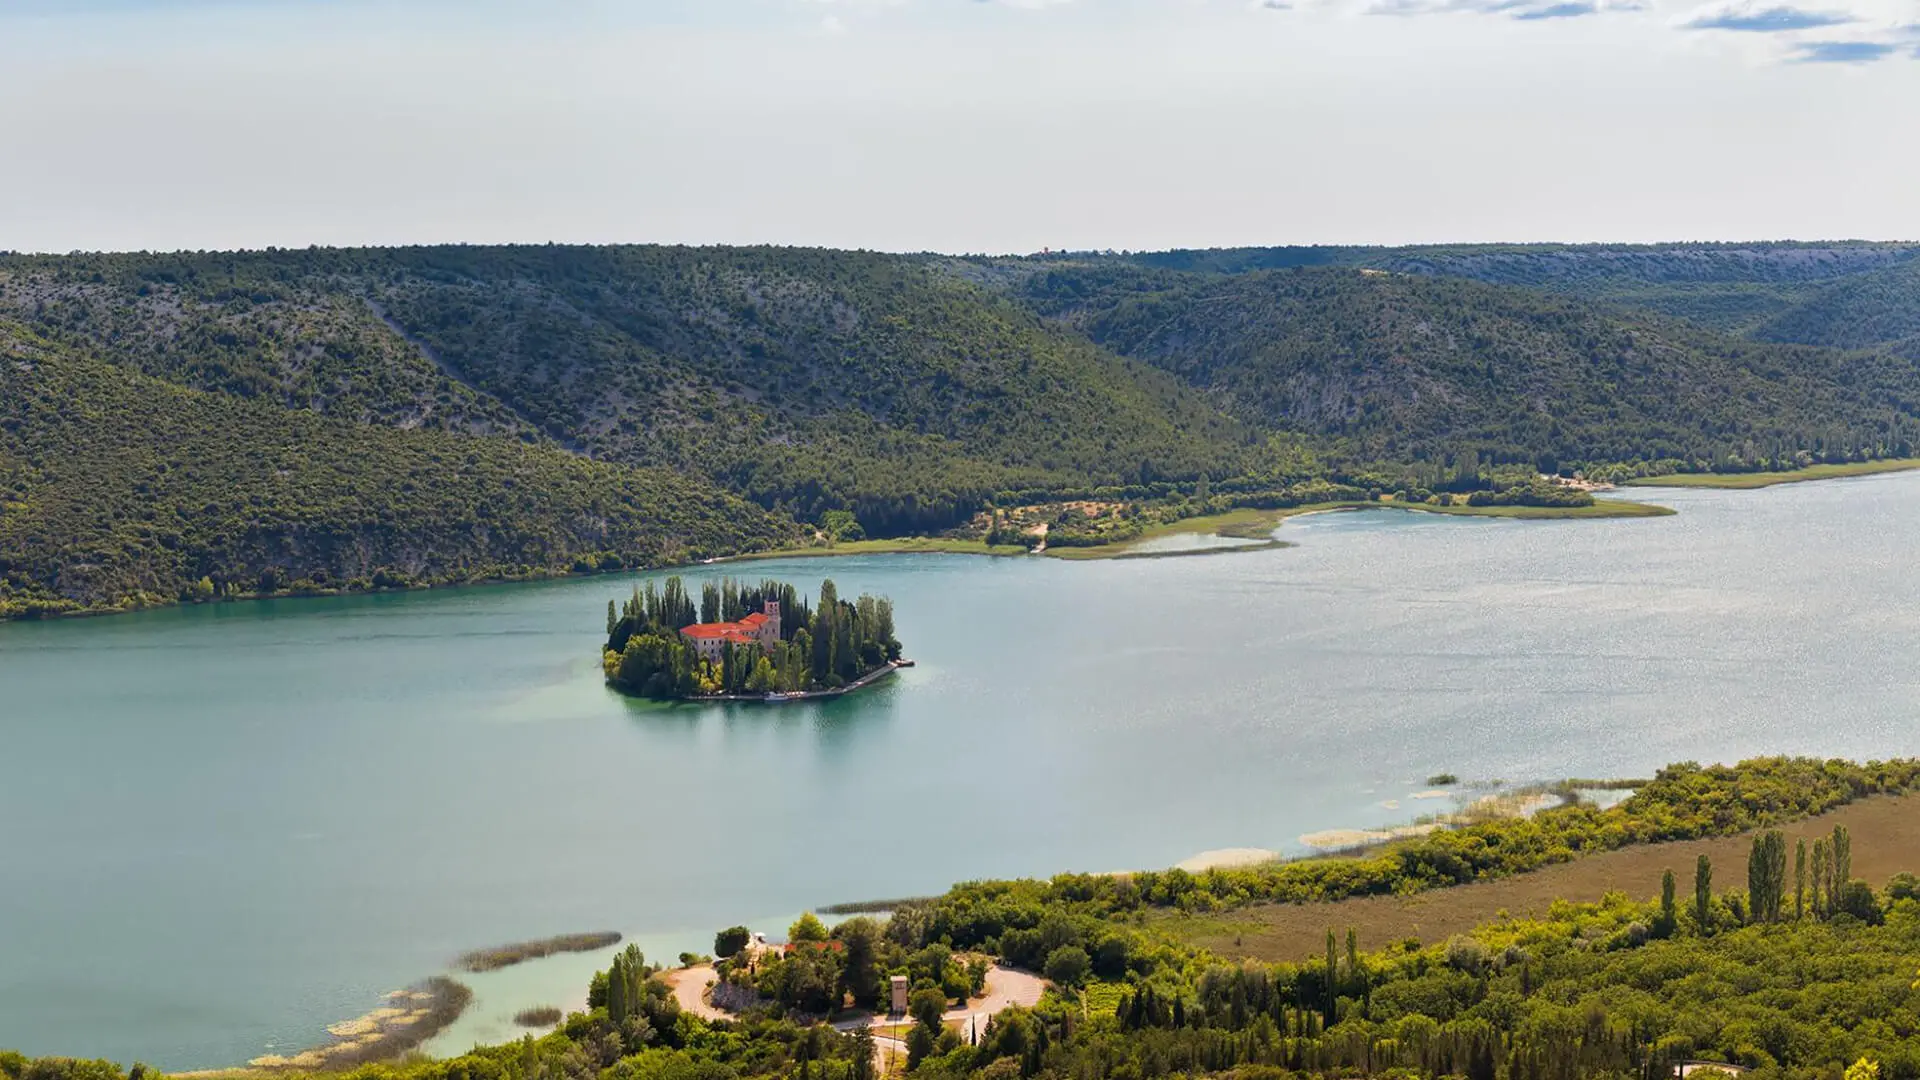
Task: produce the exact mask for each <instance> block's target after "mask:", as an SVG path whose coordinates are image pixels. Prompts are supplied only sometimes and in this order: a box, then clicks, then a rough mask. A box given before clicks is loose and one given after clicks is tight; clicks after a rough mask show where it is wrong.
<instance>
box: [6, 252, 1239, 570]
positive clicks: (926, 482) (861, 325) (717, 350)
mask: <svg viewBox="0 0 1920 1080" xmlns="http://www.w3.org/2000/svg"><path fill="white" fill-rule="evenodd" d="M0 288H3V289H4V291H0V310H8V309H10V310H11V311H12V312H13V314H14V315H15V316H16V317H19V318H22V319H26V320H30V321H32V322H33V324H34V325H35V326H36V327H38V328H40V329H41V330H42V331H43V332H46V333H49V334H52V335H55V336H57V337H59V338H60V339H61V340H67V341H74V342H84V343H85V344H87V345H89V346H90V347H92V348H94V349H97V350H99V351H101V352H102V354H103V355H105V356H107V357H108V358H110V359H112V360H114V361H115V362H118V363H124V364H128V365H130V366H135V367H138V368H140V369H141V370H144V371H147V372H148V373H150V374H154V375H157V376H160V377H163V378H167V379H170V380H173V381H176V382H179V383H181V384H183V385H189V386H195V387H199V388H203V389H210V390H219V391H222V392H228V393H239V394H244V395H247V396H255V397H267V398H272V399H275V400H278V401H279V402H281V403H282V404H285V405H288V406H291V407H295V408H303V409H313V410H317V411H321V412H325V413H328V414H332V415H344V416H347V417H350V418H353V419H361V420H370V421H374V422H382V423H393V424H400V425H402V426H410V425H414V424H427V425H432V426H442V427H447V428H450V429H455V430H467V431H483V432H484V431H498V432H508V433H513V434H518V435H521V436H523V437H536V436H537V437H543V438H545V439H547V440H551V441H552V442H554V443H555V444H557V445H560V446H563V447H566V448H569V449H572V450H576V451H578V452H581V453H584V454H587V455H590V456H592V457H595V458H598V459H603V460H609V461H619V462H625V463H629V464H642V465H661V466H668V467H672V468H677V469H681V470H685V471H690V472H698V473H700V474H703V475H705V476H707V477H709V478H711V479H714V480H716V481H718V482H721V483H723V484H725V485H727V486H729V487H731V488H733V489H734V490H736V491H740V492H742V493H744V494H747V495H748V496H749V497H751V498H753V499H755V500H757V501H759V502H761V503H762V504H763V505H766V506H769V507H780V508H783V509H787V510H791V511H792V512H793V513H795V514H796V515H798V516H800V517H802V518H806V519H810V520H817V519H818V517H819V516H820V515H821V514H822V513H823V512H824V511H826V510H829V509H840V508H851V509H854V510H855V511H856V513H857V514H858V515H859V516H860V518H861V520H862V521H863V522H865V523H866V525H867V526H868V527H869V528H870V529H874V530H876V531H880V532H898V531H908V530H915V529H926V528H941V527H945V526H947V525H950V524H952V523H954V522H955V521H957V520H961V519H964V518H965V517H967V516H969V515H971V513H972V512H973V511H974V510H975V509H977V508H978V506H979V505H980V504H981V503H982V502H984V501H985V499H987V498H988V497H989V496H990V495H991V494H992V493H993V492H995V491H999V490H1009V489H1014V490H1017V489H1025V488H1036V489H1042V488H1043V489H1081V488H1087V487H1092V486H1098V485H1109V484H1127V483H1135V482H1138V481H1140V480H1142V479H1143V478H1144V479H1149V480H1151V479H1160V478H1174V479H1192V478H1194V477H1197V476H1198V475H1200V474H1202V473H1207V472H1211V473H1213V474H1215V475H1219V474H1221V473H1226V472H1232V471H1235V465H1236V459H1237V456H1238V455H1239V454H1240V452H1241V451H1240V449H1239V448H1240V446H1241V445H1243V444H1244V443H1245V442H1247V441H1248V437H1247V435H1246V433H1245V432H1243V431H1241V430H1240V429H1239V428H1238V426H1237V425H1235V424H1233V423H1232V422H1231V421H1229V420H1227V419H1226V418H1225V417H1223V416H1221V415H1220V414H1219V413H1218V412H1217V411H1215V410H1214V409H1212V408H1211V407H1210V406H1209V405H1208V404H1207V403H1205V402H1204V401H1203V400H1202V399H1201V398H1200V396H1199V395H1196V394H1194V393H1192V392H1191V391H1190V390H1188V389H1187V388H1185V387H1183V386H1181V385H1180V384H1179V383H1178V382H1176V381H1175V380H1172V379H1169V378H1167V377H1166V376H1165V375H1163V374H1161V373H1159V372H1156V371H1154V370H1152V369H1151V368H1147V367H1144V366H1141V365H1136V364H1132V363H1129V362H1127V361H1124V360H1120V359H1118V358H1116V357H1113V356H1112V355H1110V354H1108V353H1105V352H1103V351H1102V350H1100V349H1098V348H1095V347H1093V346H1092V345H1091V344H1089V343H1088V342H1086V341H1085V340H1083V339H1080V338H1078V337H1077V336H1075V335H1072V334H1070V333H1065V332H1062V331H1061V330H1060V329H1058V328H1055V327H1052V326H1049V325H1047V324H1045V323H1043V322H1042V321H1041V320H1039V319H1037V318H1035V317H1034V316H1033V315H1032V314H1030V313H1028V312H1026V311H1024V310H1022V309H1021V308H1019V307H1018V306H1017V305H1014V304H1012V303H1009V302H1007V301H1006V300H1005V299H1004V298H1002V297H1000V296H998V295H996V294H994V293H992V292H990V291H988V290H984V289H980V288H978V287H975V286H973V285H970V284H968V283H965V282H962V281H959V280H956V279H954V278H952V277H951V276H948V275H944V274H940V273H937V272H934V271H932V270H930V269H929V268H928V267H927V266H925V265H924V264H923V263H922V262H921V261H919V260H915V259H909V258H902V257H898V256H887V255H874V254H866V253H859V252H837V251H814V250H801V249H692V248H655V247H626V248H570V247H516V248H468V247H448V248H414V249H393V250H363V251H349V250H341V251H334V250H315V251H305V252H261V253H248V254H214V255H187V256H80V257H73V258H51V259H33V258H14V259H8V260H0Z"/></svg>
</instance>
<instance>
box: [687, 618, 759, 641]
mask: <svg viewBox="0 0 1920 1080" xmlns="http://www.w3.org/2000/svg"><path fill="white" fill-rule="evenodd" d="M766 624H767V617H766V616H765V615H763V614H761V613H760V612H758V611H756V612H754V613H753V614H751V615H749V616H747V617H746V618H744V619H741V620H740V621H739V622H711V623H694V624H693V625H692V626H687V627H682V628H681V630H680V632H681V633H682V634H685V635H686V636H687V637H690V638H699V639H702V640H717V641H731V642H733V643H734V644H736V645H748V644H751V643H753V642H755V641H758V640H760V628H761V627H763V626H765V625H766Z"/></svg>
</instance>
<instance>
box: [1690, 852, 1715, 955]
mask: <svg viewBox="0 0 1920 1080" xmlns="http://www.w3.org/2000/svg"><path fill="white" fill-rule="evenodd" d="M1693 917H1694V921H1695V922H1697V923H1699V925H1700V936H1701V937H1705V936H1707V935H1708V934H1711V933H1712V932H1713V860H1712V859H1709V858H1707V857H1706V856H1705V855H1702V856H1700V861H1699V862H1697V863H1695V864H1694V867H1693Z"/></svg>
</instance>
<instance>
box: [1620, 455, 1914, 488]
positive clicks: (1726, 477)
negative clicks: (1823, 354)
mask: <svg viewBox="0 0 1920 1080" xmlns="http://www.w3.org/2000/svg"><path fill="white" fill-rule="evenodd" d="M1909 469H1920V458H1888V459H1886V460H1885V461H1853V462H1848V463H1847V464H1845V465H1809V466H1807V467H1806V468H1804V469H1792V470H1789V471H1787V472H1750V473H1671V474H1669V475H1666V476H1642V477H1637V478H1635V479H1632V480H1629V481H1627V483H1628V485H1630V486H1632V487H1687V488H1728V489H1732V490H1739V491H1744V490H1748V489H1751V488H1763V487H1772V486H1773V485H1775V484H1795V483H1799V482H1800V481H1802V480H1837V479H1839V478H1841V477H1845V476H1871V475H1873V474H1875V473H1889V472H1905V471H1907V470H1909Z"/></svg>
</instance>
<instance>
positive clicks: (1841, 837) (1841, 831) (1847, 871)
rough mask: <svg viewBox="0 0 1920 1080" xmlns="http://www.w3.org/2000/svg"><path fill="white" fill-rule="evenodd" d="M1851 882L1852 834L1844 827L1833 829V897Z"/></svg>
mask: <svg viewBox="0 0 1920 1080" xmlns="http://www.w3.org/2000/svg"><path fill="white" fill-rule="evenodd" d="M1852 880H1853V834H1852V833H1849V832H1848V831H1847V827H1846V826H1845V825H1835V826H1834V827H1833V884H1834V886H1835V887H1834V889H1833V891H1832V893H1831V895H1833V896H1838V895H1840V890H1841V889H1842V888H1845V887H1846V884H1847V882H1849V881H1852Z"/></svg>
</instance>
